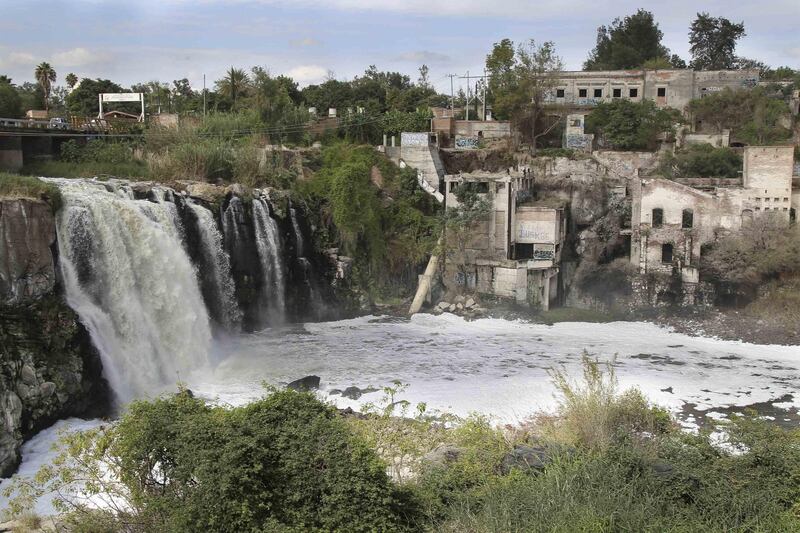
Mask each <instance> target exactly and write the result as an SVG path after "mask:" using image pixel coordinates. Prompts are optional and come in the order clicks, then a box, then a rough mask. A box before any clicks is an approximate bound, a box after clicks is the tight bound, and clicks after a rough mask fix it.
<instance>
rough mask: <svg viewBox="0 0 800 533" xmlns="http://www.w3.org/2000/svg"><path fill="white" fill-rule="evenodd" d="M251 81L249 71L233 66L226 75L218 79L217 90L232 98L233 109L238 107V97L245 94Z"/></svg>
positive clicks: (229, 98)
mask: <svg viewBox="0 0 800 533" xmlns="http://www.w3.org/2000/svg"><path fill="white" fill-rule="evenodd" d="M249 83H250V78H249V77H248V76H247V73H246V72H245V71H244V70H242V69H239V68H233V67H231V68H230V69H228V72H227V73H226V74H225V77H224V78H222V79H221V80H217V81H216V87H217V91H218V92H219V93H220V94H221V95H222V96H223V97H225V98H227V99H228V100H230V102H231V109H233V108H234V107H236V99H237V98H239V96H241V95H243V94H244V92H245V91H246V90H247V87H248V85H249Z"/></svg>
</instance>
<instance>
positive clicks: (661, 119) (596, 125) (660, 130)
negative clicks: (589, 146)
mask: <svg viewBox="0 0 800 533" xmlns="http://www.w3.org/2000/svg"><path fill="white" fill-rule="evenodd" d="M680 120H681V118H680V113H679V112H678V111H677V110H675V109H671V108H658V107H656V105H655V103H654V102H652V101H650V100H643V101H641V102H631V101H630V100H622V99H617V100H612V101H611V102H603V103H601V104H599V105H598V106H596V107H595V108H594V109H593V110H592V112H591V113H589V115H588V116H587V117H586V131H587V132H589V133H594V134H599V135H600V136H601V137H602V139H603V141H604V142H605V143H606V144H607V145H608V146H610V147H613V148H615V149H618V150H652V149H653V148H654V147H655V145H656V142H657V140H658V137H659V135H662V134H668V133H671V132H672V131H673V128H674V126H675V124H676V123H678V122H680Z"/></svg>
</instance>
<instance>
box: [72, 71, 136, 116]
mask: <svg viewBox="0 0 800 533" xmlns="http://www.w3.org/2000/svg"><path fill="white" fill-rule="evenodd" d="M121 92H125V91H124V90H123V88H122V87H120V86H119V85H117V84H116V83H114V82H113V81H111V80H102V79H100V78H98V79H96V80H93V79H91V78H83V79H82V80H81V83H80V84H79V85H78V86H76V87H75V88H74V89H73V90H72V92H70V93H69V94H68V95H67V108H68V109H69V111H70V113H72V114H73V115H78V116H84V117H88V116H91V115H96V114H97V113H98V112H99V111H100V106H99V104H98V95H99V94H101V93H121Z"/></svg>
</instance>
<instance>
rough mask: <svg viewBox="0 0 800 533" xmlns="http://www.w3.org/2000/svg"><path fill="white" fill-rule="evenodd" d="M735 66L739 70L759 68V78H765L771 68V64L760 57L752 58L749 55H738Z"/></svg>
mask: <svg viewBox="0 0 800 533" xmlns="http://www.w3.org/2000/svg"><path fill="white" fill-rule="evenodd" d="M733 66H734V68H736V69H737V70H757V71H758V76H759V78H763V77H764V76H765V74H766V73H767V72H768V71H769V70H770V68H769V65H767V64H766V63H764V62H763V61H759V60H758V59H750V58H747V57H737V58H736V62H735V63H734V65H733Z"/></svg>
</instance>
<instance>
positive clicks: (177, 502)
mask: <svg viewBox="0 0 800 533" xmlns="http://www.w3.org/2000/svg"><path fill="white" fill-rule="evenodd" d="M105 468H108V470H109V473H110V474H111V477H109V476H108V475H107V474H104V472H103V471H104V469H105ZM113 478H116V479H117V480H118V481H112V479H113ZM79 480H88V483H87V484H86V491H87V492H88V493H90V494H91V495H92V496H94V497H95V498H98V497H99V498H102V500H103V501H105V502H107V503H108V502H111V504H112V505H111V507H110V508H109V509H107V510H104V511H97V510H92V509H91V506H90V505H87V502H86V501H84V500H83V499H82V498H80V497H74V496H73V497H67V498H64V499H62V500H61V502H60V503H61V507H62V509H63V510H64V511H66V512H68V513H69V515H68V516H69V521H71V522H72V524H73V527H75V528H78V529H82V530H86V531H89V530H101V531H102V530H109V531H137V532H138V531H142V532H152V531H160V532H170V531H174V532H183V531H220V532H224V531H230V532H240V531H354V532H357V531H403V530H405V529H406V526H405V518H404V516H403V514H402V513H401V512H400V510H401V508H402V505H401V502H402V495H401V492H400V490H399V489H398V488H397V487H396V486H394V485H392V483H391V482H390V480H389V479H388V477H387V476H386V473H385V471H384V464H383V463H382V462H381V461H380V460H378V459H377V457H376V456H375V454H374V452H373V451H372V450H370V449H369V448H367V446H366V445H365V444H364V443H363V442H361V441H360V440H359V439H357V438H355V437H354V436H353V435H352V434H351V433H350V432H349V431H348V430H347V427H346V425H345V423H344V421H343V420H342V419H341V418H339V417H337V415H336V414H335V411H334V410H333V409H331V408H330V407H328V406H325V405H323V404H322V403H321V402H319V401H318V400H317V399H316V398H314V397H313V396H312V395H311V394H307V393H296V392H292V391H286V392H276V393H274V394H272V395H270V396H269V397H267V398H264V399H263V400H260V401H257V402H254V403H252V404H250V405H247V406H245V407H237V408H233V409H225V408H222V407H211V406H208V405H206V404H205V402H203V401H202V400H198V399H195V398H192V397H191V396H190V395H189V394H188V393H186V392H183V393H180V394H178V395H176V396H173V397H170V398H165V399H158V400H154V401H143V402H136V403H134V404H132V405H131V406H130V409H129V411H128V412H127V413H126V414H125V415H124V416H123V417H122V419H121V420H120V421H119V423H118V424H116V425H113V426H109V427H106V428H104V429H100V430H96V431H94V432H90V433H88V434H79V435H75V436H72V437H71V438H70V440H69V442H68V447H67V450H66V451H65V452H64V454H62V457H61V458H60V459H59V461H57V464H56V466H55V467H54V468H50V469H45V470H43V471H42V472H41V473H40V474H39V476H38V477H37V482H38V483H37V484H36V485H29V486H27V487H23V490H22V492H23V494H22V500H19V501H18V502H17V503H18V504H24V499H25V496H32V495H35V494H36V493H38V492H40V491H42V490H52V489H55V488H59V489H61V490H62V491H63V490H64V489H68V488H69V486H70V485H72V484H73V482H76V481H79ZM26 488H27V489H28V490H25V489H26Z"/></svg>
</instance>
